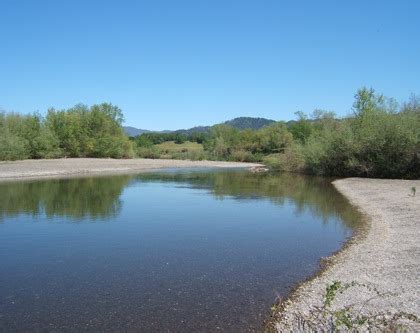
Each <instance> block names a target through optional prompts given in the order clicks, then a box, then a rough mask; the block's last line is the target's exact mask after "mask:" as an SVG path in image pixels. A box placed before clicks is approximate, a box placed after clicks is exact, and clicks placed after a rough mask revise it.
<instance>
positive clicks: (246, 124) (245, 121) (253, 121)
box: [224, 117, 275, 130]
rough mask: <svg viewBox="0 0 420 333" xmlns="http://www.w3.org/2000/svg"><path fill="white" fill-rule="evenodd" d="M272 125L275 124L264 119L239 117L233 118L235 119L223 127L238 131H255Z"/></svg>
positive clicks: (270, 120)
mask: <svg viewBox="0 0 420 333" xmlns="http://www.w3.org/2000/svg"><path fill="white" fill-rule="evenodd" d="M272 123H275V120H272V119H266V118H253V117H239V118H235V119H232V120H228V121H226V122H224V124H225V125H229V126H232V127H234V128H237V129H240V130H244V129H253V130H257V129H260V128H262V127H265V126H268V125H271V124H272Z"/></svg>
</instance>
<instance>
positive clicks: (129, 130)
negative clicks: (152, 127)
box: [123, 126, 150, 136]
mask: <svg viewBox="0 0 420 333" xmlns="http://www.w3.org/2000/svg"><path fill="white" fill-rule="evenodd" d="M123 130H124V133H125V134H126V135H127V136H137V135H140V134H143V133H148V132H150V131H148V130H144V129H140V128H135V127H131V126H123Z"/></svg>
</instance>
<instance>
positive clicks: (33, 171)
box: [0, 158, 263, 182]
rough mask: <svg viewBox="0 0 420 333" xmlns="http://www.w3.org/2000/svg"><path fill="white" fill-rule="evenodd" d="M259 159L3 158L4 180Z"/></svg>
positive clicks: (0, 169)
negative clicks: (10, 159)
mask: <svg viewBox="0 0 420 333" xmlns="http://www.w3.org/2000/svg"><path fill="white" fill-rule="evenodd" d="M262 166H263V164H259V163H242V162H224V161H207V160H203V161H190V160H173V159H141V158H135V159H111V158H62V159H39V160H18V161H2V162H0V182H5V181H19V180H36V179H50V178H66V177H86V176H101V175H102V176H110V175H123V174H134V173H141V172H151V171H159V170H165V169H173V168H249V169H250V168H254V167H262Z"/></svg>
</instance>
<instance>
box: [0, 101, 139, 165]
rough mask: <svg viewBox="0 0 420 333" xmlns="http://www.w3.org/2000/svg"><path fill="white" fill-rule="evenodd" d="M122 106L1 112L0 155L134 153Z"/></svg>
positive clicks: (119, 155)
mask: <svg viewBox="0 0 420 333" xmlns="http://www.w3.org/2000/svg"><path fill="white" fill-rule="evenodd" d="M122 121H123V115H122V112H121V110H120V109H119V108H118V107H116V106H114V105H112V104H108V103H103V104H99V105H93V106H92V107H90V108H89V107H87V106H85V105H82V104H79V105H76V106H74V107H73V108H70V109H68V110H59V111H56V110H54V109H50V110H48V113H47V116H46V117H45V119H44V118H43V117H41V116H40V115H39V114H37V113H35V114H32V115H25V116H22V115H17V114H13V113H11V114H7V115H6V114H1V116H0V128H1V135H0V159H1V160H13V159H23V158H54V157H65V156H69V157H113V158H130V157H133V155H134V154H133V150H132V143H131V142H130V141H129V139H128V138H127V137H126V136H125V135H124V133H123V131H122V128H121V122H122Z"/></svg>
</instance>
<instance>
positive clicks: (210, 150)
mask: <svg viewBox="0 0 420 333" xmlns="http://www.w3.org/2000/svg"><path fill="white" fill-rule="evenodd" d="M297 116H298V119H297V120H296V121H290V122H287V123H286V122H272V121H270V120H267V119H261V121H259V122H258V123H257V124H256V125H255V123H252V122H251V121H250V119H251V118H245V117H244V118H238V122H239V125H240V126H239V125H238V124H236V123H235V124H232V123H229V122H226V123H223V124H219V125H215V126H213V127H211V128H207V127H200V128H197V130H196V131H193V130H184V131H176V132H169V133H162V132H160V133H152V132H148V133H143V134H142V135H139V136H137V137H135V138H130V139H128V137H127V136H126V135H124V133H123V129H122V127H121V124H122V121H123V115H122V112H121V110H120V109H119V108H118V107H116V106H114V105H112V104H106V103H104V104H100V105H93V106H91V107H90V108H89V107H87V106H84V105H76V106H75V107H73V108H71V109H68V110H60V111H56V110H54V109H51V110H49V111H48V113H47V115H46V117H41V116H40V115H39V114H33V115H27V116H22V115H18V114H13V113H12V114H4V113H0V134H1V135H0V160H14V159H23V158H53V157H66V156H68V157H113V158H130V157H134V156H138V157H146V158H178V159H193V160H202V159H212V160H228V161H247V162H264V163H266V164H268V165H271V166H272V167H274V168H277V169H279V170H284V171H293V172H304V173H311V174H319V175H332V176H363V177H380V178H420V99H419V98H418V97H416V96H413V97H412V98H411V99H410V101H409V102H407V103H404V104H403V105H401V106H399V105H398V104H397V103H396V102H395V101H394V100H392V99H389V98H385V97H384V96H382V95H380V94H377V93H376V92H375V91H374V90H373V89H366V88H362V89H360V90H359V91H358V92H357V93H356V95H355V102H354V105H353V114H352V115H350V116H348V117H346V118H342V119H339V118H337V117H336V116H335V114H334V113H333V112H328V111H322V110H315V111H314V112H313V114H312V115H310V116H308V115H306V114H304V113H302V112H297ZM250 124H251V125H252V126H253V127H255V126H256V127H255V128H258V129H256V130H255V129H251V128H248V127H249V126H250ZM232 125H234V126H235V127H233V126H232ZM254 125H255V126H254ZM242 127H244V128H245V129H241V128H242ZM203 129H206V130H203ZM133 148H134V149H133Z"/></svg>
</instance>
